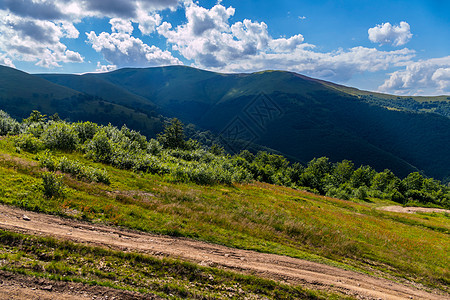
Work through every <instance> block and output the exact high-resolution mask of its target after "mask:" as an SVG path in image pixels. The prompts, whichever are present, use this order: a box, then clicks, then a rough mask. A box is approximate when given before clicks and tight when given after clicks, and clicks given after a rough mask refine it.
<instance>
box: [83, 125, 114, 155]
mask: <svg viewBox="0 0 450 300" xmlns="http://www.w3.org/2000/svg"><path fill="white" fill-rule="evenodd" d="M86 150H87V157H89V158H92V159H94V160H95V161H98V162H104V163H110V162H111V159H112V154H113V146H112V143H111V141H110V139H109V138H108V136H107V133H106V131H105V130H103V129H102V130H100V131H98V132H97V133H96V134H95V135H94V137H93V138H92V140H91V141H90V142H89V144H88V145H87V147H86Z"/></svg>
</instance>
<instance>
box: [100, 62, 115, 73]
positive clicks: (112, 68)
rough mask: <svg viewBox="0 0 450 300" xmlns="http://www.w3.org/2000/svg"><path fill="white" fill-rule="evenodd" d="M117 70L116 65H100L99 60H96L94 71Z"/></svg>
mask: <svg viewBox="0 0 450 300" xmlns="http://www.w3.org/2000/svg"><path fill="white" fill-rule="evenodd" d="M114 70H117V66H116V65H102V64H101V63H100V62H99V61H98V62H97V69H96V70H95V72H97V73H105V72H111V71H114Z"/></svg>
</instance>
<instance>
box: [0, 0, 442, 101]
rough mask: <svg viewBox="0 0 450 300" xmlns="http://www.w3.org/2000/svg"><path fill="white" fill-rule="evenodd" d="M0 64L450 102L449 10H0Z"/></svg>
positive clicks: (206, 5) (111, 2)
mask: <svg viewBox="0 0 450 300" xmlns="http://www.w3.org/2000/svg"><path fill="white" fill-rule="evenodd" d="M0 20H1V21H0V64H3V65H8V66H12V67H16V68H18V69H20V70H24V71H26V72H30V73H44V72H52V73H85V72H102V71H108V70H114V69H117V68H123V67H151V66H161V65H173V64H184V65H189V66H194V67H198V68H202V69H208V70H213V71H218V72H253V71H260V70H266V69H278V70H288V71H294V72H298V73H301V74H305V75H308V76H312V77H316V78H320V79H325V80H329V81H333V82H337V83H341V84H345V85H349V86H354V87H357V88H360V89H366V90H373V91H381V92H387V93H394V94H410V95H438V94H450V1H447V0H434V1H433V0H429V1H425V0H423V1H419V0H409V1H384V0H379V1H368V0H358V1H356V0H355V1H353V0H347V1H344V0H341V1H323V0H316V1H287V0H277V1H267V0H265V1H261V0H260V1H254V0H251V1H249V0H247V1H242V0H223V1H219V2H218V1H198V2H193V1H191V0H127V1H124V0H91V1H88V0H0Z"/></svg>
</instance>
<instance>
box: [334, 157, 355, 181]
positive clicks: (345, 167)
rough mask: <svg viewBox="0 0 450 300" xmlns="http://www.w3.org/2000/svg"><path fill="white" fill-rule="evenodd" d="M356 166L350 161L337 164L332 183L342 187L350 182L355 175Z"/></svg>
mask: <svg viewBox="0 0 450 300" xmlns="http://www.w3.org/2000/svg"><path fill="white" fill-rule="evenodd" d="M354 166H355V165H354V164H353V162H351V161H349V160H343V161H342V162H339V163H336V164H335V166H334V169H333V172H332V181H333V184H334V185H335V186H340V185H341V184H343V183H345V182H348V181H350V178H351V177H352V175H353V171H354Z"/></svg>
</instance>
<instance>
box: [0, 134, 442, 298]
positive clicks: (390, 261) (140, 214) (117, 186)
mask: <svg viewBox="0 0 450 300" xmlns="http://www.w3.org/2000/svg"><path fill="white" fill-rule="evenodd" d="M0 152H1V153H3V154H2V155H1V156H0V177H1V178H2V180H1V184H0V202H2V203H5V204H9V205H15V206H20V207H23V208H25V209H29V210H34V211H42V212H45V213H51V214H58V215H63V216H68V217H72V218H78V219H84V220H89V221H91V222H101V223H106V224H113V225H118V226H123V227H127V228H132V229H136V230H142V231H146V232H154V233H161V234H169V235H173V236H185V237H190V238H195V239H199V240H204V241H208V242H212V243H217V244H222V245H227V246H230V247H236V248H242V249H250V250H256V251H260V252H268V253H276V254H282V255H288V256H292V257H298V258H304V259H308V260H314V261H318V262H323V263H327V264H331V265H337V266H340V267H344V268H352V269H358V270H361V271H364V272H367V273H372V274H378V275H380V276H387V277H392V276H395V277H396V278H397V279H398V278H405V279H408V280H412V281H416V282H419V283H422V284H425V285H428V286H431V287H438V288H441V289H443V290H447V291H448V285H449V284H450V272H449V268H448V266H449V263H450V261H449V256H448V253H450V238H449V232H450V223H449V222H448V219H449V216H448V214H443V213H434V214H401V213H393V212H384V211H380V210H378V209H377V207H378V206H384V205H394V203H393V202H389V201H386V200H379V199H371V201H370V202H353V201H344V200H339V199H334V198H329V197H324V196H318V195H315V194H311V193H308V192H303V191H297V190H293V189H290V188H285V187H279V186H274V185H269V184H263V183H253V184H236V185H214V186H201V185H195V184H181V183H174V182H173V181H172V180H171V178H170V177H161V176H158V175H152V174H136V173H133V172H129V171H124V170H118V169H115V168H112V167H110V166H104V165H101V164H95V163H92V162H90V161H88V160H86V159H84V158H83V157H82V156H81V155H80V154H78V153H59V154H58V153H56V155H59V156H66V157H68V158H69V159H73V160H77V161H79V162H81V163H83V164H84V165H86V166H92V167H95V168H100V169H102V168H105V169H106V171H107V172H108V174H109V176H110V181H111V184H110V185H109V186H108V185H104V184H99V183H88V182H83V181H79V180H77V179H76V178H72V177H70V176H68V175H66V176H65V179H64V183H65V184H66V185H67V187H68V189H67V190H68V192H67V196H66V198H65V199H64V200H61V199H53V198H52V199H46V198H44V197H43V195H42V192H41V191H40V190H39V185H40V182H41V179H40V177H39V176H40V175H39V174H40V173H41V172H42V170H41V169H40V168H39V166H38V165H37V164H36V163H35V162H33V161H32V159H33V157H34V155H32V154H28V153H20V154H18V153H15V151H14V147H13V146H12V143H11V142H10V141H9V140H8V139H3V140H0Z"/></svg>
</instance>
